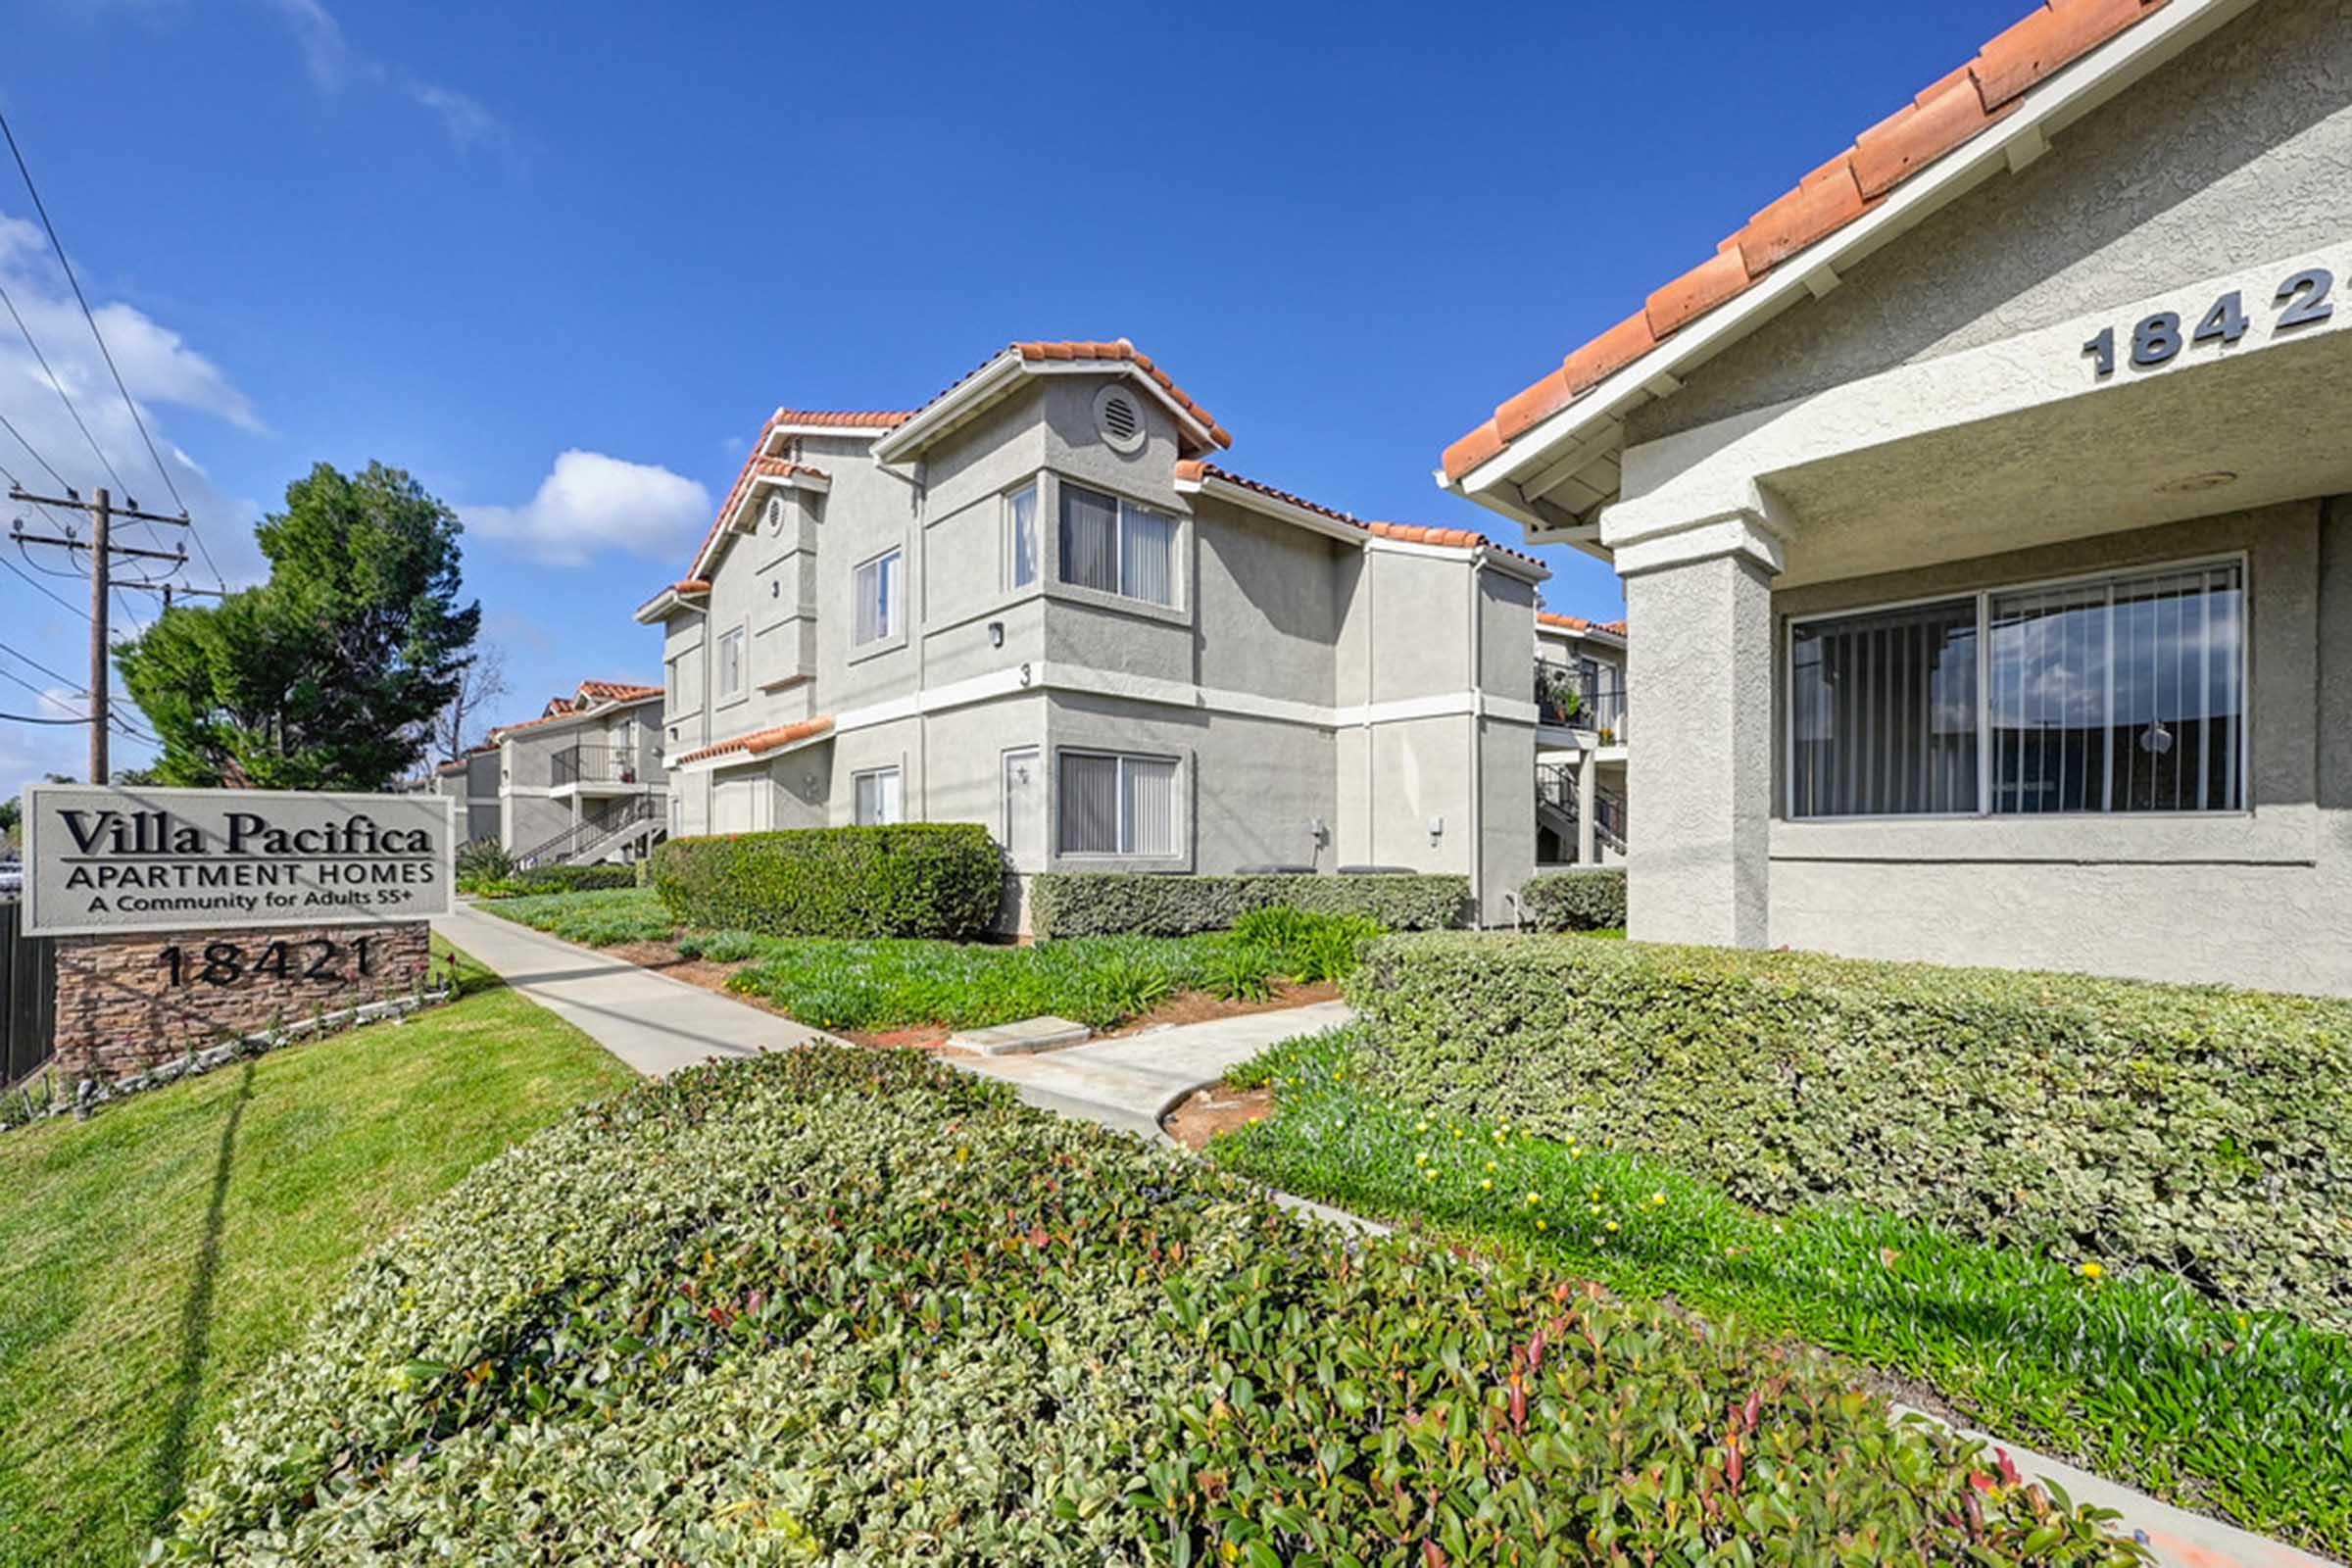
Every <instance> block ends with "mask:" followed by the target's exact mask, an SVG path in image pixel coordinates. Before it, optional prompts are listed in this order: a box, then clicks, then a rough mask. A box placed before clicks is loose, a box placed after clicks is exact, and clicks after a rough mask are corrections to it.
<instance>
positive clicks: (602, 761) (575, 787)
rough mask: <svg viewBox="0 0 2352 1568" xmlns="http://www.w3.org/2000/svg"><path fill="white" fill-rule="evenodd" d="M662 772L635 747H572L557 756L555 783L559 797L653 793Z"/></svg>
mask: <svg viewBox="0 0 2352 1568" xmlns="http://www.w3.org/2000/svg"><path fill="white" fill-rule="evenodd" d="M659 771H660V770H659V769H657V768H652V767H649V766H648V765H647V764H646V760H645V759H644V757H643V756H642V755H640V754H639V752H638V751H637V749H636V748H635V747H630V746H572V747H567V748H565V749H564V750H563V751H561V752H558V753H557V754H556V756H555V760H554V764H553V767H552V780H553V782H554V784H555V787H556V790H557V792H558V793H563V792H564V791H566V790H570V791H576V792H577V793H580V794H584V795H621V794H627V793H630V792H632V791H637V790H647V789H652V788H653V787H655V785H657V784H658V783H659V782H660V777H659Z"/></svg>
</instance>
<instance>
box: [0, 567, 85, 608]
mask: <svg viewBox="0 0 2352 1568" xmlns="http://www.w3.org/2000/svg"><path fill="white" fill-rule="evenodd" d="M0 566H6V567H7V568H8V569H9V570H11V571H13V572H15V573H16V574H17V575H18V576H20V577H22V578H24V579H25V587H27V588H30V589H31V590H32V591H33V592H34V593H36V594H39V595H41V596H42V597H43V598H45V599H47V600H49V602H50V603H52V604H54V605H56V606H58V607H59V608H60V609H62V610H71V611H72V612H73V613H75V614H76V615H79V616H80V617H81V618H82V619H84V620H87V619H89V618H90V613H89V612H88V611H86V610H84V609H82V608H81V607H80V606H79V605H76V604H73V603H72V602H71V601H69V600H65V599H60V598H59V597H58V596H57V593H56V591H55V590H54V589H49V588H44V587H42V586H41V585H40V584H39V583H38V582H36V581H35V580H34V579H33V575H32V573H31V572H29V571H26V570H25V568H24V567H23V566H20V565H18V564H16V563H15V562H13V561H11V560H9V559H8V558H7V557H6V556H0ZM74 575H75V576H79V575H80V573H78V572H76V573H74Z"/></svg>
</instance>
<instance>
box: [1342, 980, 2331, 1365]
mask: <svg viewBox="0 0 2352 1568" xmlns="http://www.w3.org/2000/svg"><path fill="white" fill-rule="evenodd" d="M1350 994H1351V996H1353V997H1354V998H1355V1000H1356V1001H1357V1003H1358V1005H1359V1007H1360V1009H1361V1011H1362V1014H1363V1016H1364V1017H1365V1019H1366V1021H1367V1022H1368V1023H1370V1024H1371V1025H1372V1026H1373V1027H1372V1033H1371V1035H1370V1037H1369V1039H1370V1042H1371V1044H1370V1049H1369V1054H1368V1055H1367V1058H1366V1070H1367V1071H1368V1072H1370V1073H1371V1074H1372V1075H1373V1076H1374V1078H1375V1079H1376V1080H1377V1081H1378V1083H1379V1085H1380V1086H1381V1088H1382V1089H1383V1091H1384V1092H1385V1093H1387V1094H1389V1095H1391V1096H1392V1097H1395V1098H1397V1099H1400V1100H1403V1101H1406V1102H1410V1103H1419V1104H1422V1105H1425V1106H1428V1107H1429V1108H1432V1109H1438V1110H1446V1111H1456V1112H1461V1113H1465V1114H1477V1115H1485V1116H1494V1117H1507V1118H1508V1119H1510V1120H1511V1121H1512V1122H1513V1123H1514V1124H1515V1125H1521V1126H1525V1127H1528V1128H1531V1129H1533V1130H1535V1131H1537V1132H1540V1133H1544V1134H1548V1135H1550V1136H1553V1137H1556V1138H1560V1139H1564V1140H1568V1141H1572V1142H1573V1141H1582V1142H1585V1143H1588V1144H1590V1143H1594V1142H1597V1141H1598V1140H1599V1139H1600V1138H1601V1137H1602V1136H1604V1135H1605V1136H1607V1137H1610V1138H1614V1139H1615V1140H1616V1141H1617V1144H1618V1147H1619V1148H1621V1149H1624V1150H1628V1151H1636V1152H1643V1153H1647V1154H1650V1155H1654V1156H1656V1157H1658V1158H1660V1159H1662V1160H1663V1161H1664V1162H1666V1163H1667V1164H1669V1165H1672V1166H1674V1167H1675V1168H1677V1169H1680V1170H1686V1171H1690V1172H1691V1173H1693V1174H1695V1175H1703V1176H1706V1177H1709V1178H1710V1179H1712V1180H1714V1181H1716V1182H1717V1183H1719V1184H1720V1185H1722V1186H1723V1187H1724V1188H1725V1189H1726V1190H1727V1191H1728V1192H1729V1193H1730V1194H1731V1195H1732V1196H1733V1197H1734V1198H1737V1199H1739V1200H1740V1201H1742V1202H1745V1203H1748V1204H1751V1205H1753V1206H1755V1207H1758V1208H1763V1209H1785V1208H1788V1207H1790V1206H1791V1205H1794V1204H1798V1203H1802V1202H1807V1201H1816V1200H1821V1199H1846V1200H1850V1201H1854V1202H1856V1203H1859V1204H1862V1205H1865V1206H1867V1207H1870V1208H1873V1209H1876V1210H1878V1211H1880V1212H1884V1213H1888V1214H1895V1215H1901V1216H1904V1217H1907V1218H1912V1219H1918V1220H1922V1221H1926V1222H1929V1223H1933V1224H1936V1225H1939V1226H1942V1227H1944V1228H1946V1229H1948V1230H1951V1231H1952V1232H1954V1233H1955V1234H1958V1235H1962V1236H1966V1237H1969V1238H1972V1239H1974V1240H1978V1241H1983V1242H1988V1243H1992V1244H1996V1245H2001V1246H2014V1247H2018V1248H2022V1249H2025V1250H2034V1251H2038V1252H2040V1253H2042V1254H2043V1255H2046V1256H2050V1257H2054V1258H2060V1259H2075V1258H2091V1259H2095V1260H2097V1261H2099V1262H2100V1263H2102V1264H2103V1265H2105V1266H2107V1267H2109V1268H2119V1267H2130V1268H2133V1269H2138V1270H2142V1271H2163V1272H2168V1273H2172V1274H2176V1275H2178V1276H2180V1278H2182V1279H2185V1280H2187V1281H2189V1282H2190V1283H2191V1284H2193V1285H2194V1286H2195V1287H2196V1289H2198V1290H2199V1291H2201V1292H2203V1293H2205V1294H2206V1295H2208V1296H2210V1297H2211V1298H2212V1299H2215V1300H2216V1301H2218V1302H2221V1303H2223V1304H2226V1305H2229V1306H2232V1307H2240V1308H2246V1309H2278V1310H2282V1311H2289V1312H2292V1313H2293V1314H2294V1315H2295V1316H2297V1317H2298V1318H2300V1319H2301V1320H2303V1321H2304V1322H2307V1323H2311V1324H2313V1325H2315V1326H2319V1327H2325V1328H2328V1329H2330V1330H2333V1331H2336V1332H2342V1331H2343V1330H2345V1329H2346V1328H2347V1327H2352V1003H2345V1002H2331V1001H2325V1000H2320V999H2315V998H2305V997H2289V996H2274V995H2265V994H2261V993H2255V992H2243V991H2230V990H2227V989H2224V988H2220V987H2187V986H2162V985H2149V984H2141V983H2136V982H2131V981H2119V980H2099V979H2093V978H2090V977H2087V976H2082V975H2057V974H2034V973H2021V972H2011V971H2005V970H1985V969H1951V968H1940V967H1936V966H1934V965H1929V964H1908V963H1874V962H1866V961H1858V960H1849V959H1837V958H1829V957H1824V956H1819V955H1813V954H1797V953H1744V952H1736V951H1731V950H1725V949H1711V948H1674V947H1665V946H1659V945H1653V944H1647V943H1602V942H1592V941H1585V940H1581V939H1579V938H1576V937H1499V938H1485V937H1472V936H1459V935H1444V934H1438V935H1427V936H1417V937H1400V938H1395V939H1392V940H1390V941H1387V942H1383V943H1381V944H1378V945H1377V946H1376V947H1375V948H1374V949H1373V950H1372V952H1371V954H1370V956H1368V957H1367V959H1366V961H1365V965H1364V968H1363V969H1362V970H1361V971H1359V973H1358V975H1357V978H1356V981H1355V982H1354V984H1353V986H1352V987H1351V993H1350Z"/></svg>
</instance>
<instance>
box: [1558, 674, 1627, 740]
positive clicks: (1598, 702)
mask: <svg viewBox="0 0 2352 1568" xmlns="http://www.w3.org/2000/svg"><path fill="white" fill-rule="evenodd" d="M1536 715H1537V716H1536V722H1537V723H1539V724H1542V725H1545V726H1548V727H1550V728H1555V729H1574V730H1585V731H1589V732H1590V733H1592V734H1593V736H1594V738H1595V743H1596V744H1597V745H1601V746H1623V745H1624V744H1625V717H1626V715H1625V677H1624V676H1623V675H1621V674H1619V673H1618V672H1617V671H1616V670H1613V669H1606V668H1602V669H1597V670H1588V669H1586V668H1584V667H1582V666H1580V665H1576V664H1562V663H1555V662H1552V661H1551V660H1548V659H1539V660H1537V661H1536Z"/></svg>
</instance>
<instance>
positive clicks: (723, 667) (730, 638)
mask: <svg viewBox="0 0 2352 1568" xmlns="http://www.w3.org/2000/svg"><path fill="white" fill-rule="evenodd" d="M743 638H744V630H743V628H742V627H741V626H738V627H736V628H735V629H734V630H733V631H730V632H726V633H723V634H722V635H721V636H720V637H719V639H718V695H719V696H720V697H721V698H722V699H723V698H728V697H738V696H741V695H742V693H743Z"/></svg>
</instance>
